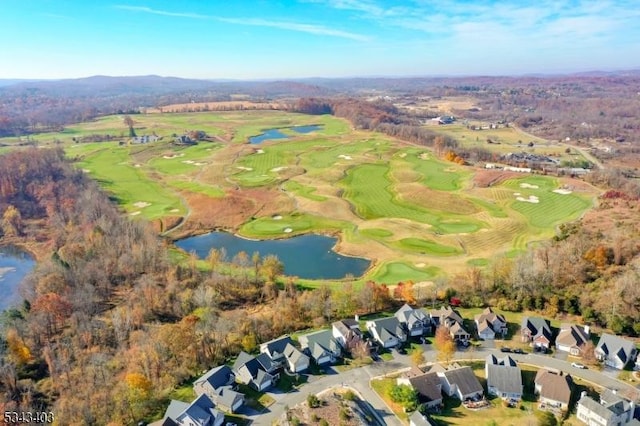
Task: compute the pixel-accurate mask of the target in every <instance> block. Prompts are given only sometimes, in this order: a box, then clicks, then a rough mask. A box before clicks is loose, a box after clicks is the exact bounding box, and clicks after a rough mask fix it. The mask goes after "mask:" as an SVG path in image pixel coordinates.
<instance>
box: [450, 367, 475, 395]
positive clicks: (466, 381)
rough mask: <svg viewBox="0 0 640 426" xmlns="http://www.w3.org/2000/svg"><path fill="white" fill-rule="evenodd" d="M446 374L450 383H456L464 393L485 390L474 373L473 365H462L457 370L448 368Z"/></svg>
mask: <svg viewBox="0 0 640 426" xmlns="http://www.w3.org/2000/svg"><path fill="white" fill-rule="evenodd" d="M444 376H445V377H446V378H447V380H448V381H449V383H455V384H456V385H457V386H458V389H459V390H460V393H461V394H462V395H469V394H472V393H476V392H483V388H482V385H481V384H480V381H479V380H478V378H477V377H476V375H475V374H473V370H471V367H461V368H456V369H455V370H447V371H445V372H444Z"/></svg>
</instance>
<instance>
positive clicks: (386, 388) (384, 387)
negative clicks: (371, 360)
mask: <svg viewBox="0 0 640 426" xmlns="http://www.w3.org/2000/svg"><path fill="white" fill-rule="evenodd" d="M395 385H396V379H395V378H390V379H374V380H371V387H372V388H373V390H374V391H375V392H376V393H377V394H378V395H379V396H380V398H382V400H383V401H384V402H385V403H386V404H387V405H388V406H389V408H391V410H392V411H393V413H394V414H395V415H396V416H398V418H399V419H400V420H402V421H404V422H406V421H408V419H409V416H408V415H407V413H405V412H404V409H403V408H402V406H401V405H400V404H397V403H395V402H393V401H392V400H391V397H390V396H389V393H390V392H391V389H392V388H393V387H394V386H395Z"/></svg>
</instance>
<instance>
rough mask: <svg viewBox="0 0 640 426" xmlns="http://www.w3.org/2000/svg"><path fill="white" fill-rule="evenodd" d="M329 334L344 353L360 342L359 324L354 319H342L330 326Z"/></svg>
mask: <svg viewBox="0 0 640 426" xmlns="http://www.w3.org/2000/svg"><path fill="white" fill-rule="evenodd" d="M331 333H332V334H333V337H335V339H336V340H337V341H338V343H339V344H340V346H342V348H343V349H344V350H345V351H350V350H351V348H353V347H354V346H355V345H357V344H358V343H360V342H361V341H362V331H360V323H359V322H358V321H356V320H355V319H344V320H340V321H336V322H334V323H333V324H331Z"/></svg>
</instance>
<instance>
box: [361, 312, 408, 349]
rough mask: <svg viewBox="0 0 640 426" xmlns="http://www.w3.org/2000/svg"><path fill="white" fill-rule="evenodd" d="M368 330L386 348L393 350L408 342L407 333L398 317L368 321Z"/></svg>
mask: <svg viewBox="0 0 640 426" xmlns="http://www.w3.org/2000/svg"><path fill="white" fill-rule="evenodd" d="M366 324H367V330H369V333H371V336H372V337H373V338H374V339H375V340H376V341H377V342H378V343H380V345H381V346H382V347H384V348H393V347H395V346H398V345H400V344H402V343H404V342H406V341H407V333H406V332H405V331H404V328H403V327H402V325H401V324H400V321H398V318H396V317H388V318H380V319H376V320H371V321H367V323H366Z"/></svg>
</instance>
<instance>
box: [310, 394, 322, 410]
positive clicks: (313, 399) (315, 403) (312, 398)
mask: <svg viewBox="0 0 640 426" xmlns="http://www.w3.org/2000/svg"><path fill="white" fill-rule="evenodd" d="M307 404H309V407H310V408H318V407H319V406H320V400H319V399H318V397H317V396H315V395H314V394H312V393H310V394H309V395H307Z"/></svg>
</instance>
